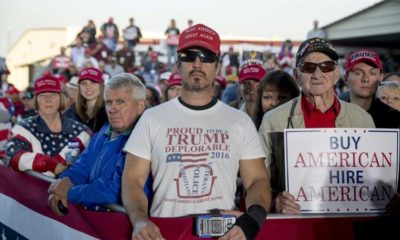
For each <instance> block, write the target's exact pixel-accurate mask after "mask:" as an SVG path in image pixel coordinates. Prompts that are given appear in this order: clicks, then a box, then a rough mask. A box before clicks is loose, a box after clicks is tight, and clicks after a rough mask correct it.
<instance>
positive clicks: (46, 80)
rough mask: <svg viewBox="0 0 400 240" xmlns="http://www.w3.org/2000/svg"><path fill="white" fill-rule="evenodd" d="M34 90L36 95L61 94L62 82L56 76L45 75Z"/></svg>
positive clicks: (35, 85)
mask: <svg viewBox="0 0 400 240" xmlns="http://www.w3.org/2000/svg"><path fill="white" fill-rule="evenodd" d="M33 89H34V92H35V95H38V94H40V93H44V92H55V93H61V86H60V81H59V80H58V79H57V78H55V77H54V76H50V75H45V76H43V77H41V78H38V79H37V80H36V81H35V84H34V87H33Z"/></svg>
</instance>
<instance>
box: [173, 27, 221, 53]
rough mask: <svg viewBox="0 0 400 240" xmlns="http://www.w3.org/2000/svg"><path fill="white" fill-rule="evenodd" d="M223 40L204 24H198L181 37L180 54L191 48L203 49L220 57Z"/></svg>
mask: <svg viewBox="0 0 400 240" xmlns="http://www.w3.org/2000/svg"><path fill="white" fill-rule="evenodd" d="M220 46H221V40H220V38H219V35H218V33H217V32H216V31H214V30H213V29H211V28H209V27H207V26H206V25H203V24H196V25H193V26H192V27H190V28H187V29H186V30H185V31H183V32H182V33H181V35H179V44H178V50H177V51H178V52H181V51H182V50H184V49H187V48H190V47H202V48H205V49H207V50H209V51H211V52H213V53H215V54H216V55H218V56H219V55H220V53H221V50H220Z"/></svg>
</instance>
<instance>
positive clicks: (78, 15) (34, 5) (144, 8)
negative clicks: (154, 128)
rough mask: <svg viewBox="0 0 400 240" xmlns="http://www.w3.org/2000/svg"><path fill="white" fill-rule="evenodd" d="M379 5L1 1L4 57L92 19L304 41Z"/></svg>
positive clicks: (320, 0)
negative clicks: (35, 37) (38, 35)
mask: <svg viewBox="0 0 400 240" xmlns="http://www.w3.org/2000/svg"><path fill="white" fill-rule="evenodd" d="M378 2H380V0H335V1H332V0H307V1H305V0H280V1H279V0H264V1H261V0H241V1H238V0H234V1H226V0H202V1H199V0H186V1H184V0H179V1H178V0H175V1H161V0H158V1H155V0H147V1H144V0H130V1H127V0H125V1H122V0H114V1H112V0H102V1H94V0H86V1H76V0H68V1H64V0H52V1H49V0H40V1H38V0H0V56H5V55H6V54H7V51H8V50H9V49H10V48H11V47H12V45H13V44H14V43H15V42H16V41H17V40H18V38H19V37H21V35H22V34H23V33H24V32H25V31H26V30H28V29H31V28H47V27H66V26H77V27H83V26H84V25H86V23H87V20H88V19H93V20H94V22H95V24H96V26H97V27H100V26H101V25H102V24H103V23H104V22H106V21H107V19H108V18H109V17H113V18H114V22H115V23H116V24H117V25H118V26H119V28H122V29H123V28H125V27H126V26H127V25H128V19H129V18H130V17H133V18H134V19H135V24H136V25H137V26H139V27H140V28H141V30H142V33H144V36H146V33H160V34H161V33H163V32H164V31H165V29H166V28H167V26H168V24H169V21H170V19H171V18H174V19H176V22H177V27H178V28H179V29H181V30H183V29H184V28H186V26H187V20H188V19H193V20H194V22H195V23H203V24H205V25H207V26H209V27H211V28H213V29H214V30H216V31H217V32H218V33H219V34H220V36H221V37H222V38H223V37H224V36H232V37H254V38H262V39H265V40H285V39H291V40H299V41H300V40H304V38H305V36H306V34H307V32H308V31H309V30H311V29H312V27H313V21H314V20H318V21H319V23H320V26H325V25H328V24H330V23H332V22H335V21H337V20H339V19H342V18H344V17H347V16H349V15H351V14H353V13H355V12H358V11H360V10H362V9H365V8H367V7H370V6H372V5H374V4H376V3H378Z"/></svg>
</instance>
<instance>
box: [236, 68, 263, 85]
mask: <svg viewBox="0 0 400 240" xmlns="http://www.w3.org/2000/svg"><path fill="white" fill-rule="evenodd" d="M266 73H267V71H266V70H265V69H264V68H263V66H261V65H259V64H248V65H245V66H243V67H242V69H241V70H240V72H239V82H240V83H242V82H243V81H245V80H247V79H253V80H256V81H257V82H259V81H261V79H262V78H263V77H264V76H265V74H266Z"/></svg>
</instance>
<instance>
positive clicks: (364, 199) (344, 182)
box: [285, 128, 399, 213]
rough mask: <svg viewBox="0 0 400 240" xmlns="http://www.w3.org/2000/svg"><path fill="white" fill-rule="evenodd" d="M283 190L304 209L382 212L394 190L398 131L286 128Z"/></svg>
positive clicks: (396, 174) (305, 210) (314, 211)
mask: <svg viewBox="0 0 400 240" xmlns="http://www.w3.org/2000/svg"><path fill="white" fill-rule="evenodd" d="M285 164H286V165H285V168H286V169H285V170H286V191H288V192H290V193H291V194H292V195H293V196H294V197H295V198H296V201H297V202H298V203H299V204H300V206H301V211H302V212H303V213H306V212H312V213H354V212H380V211H384V209H385V206H386V204H387V203H388V202H389V200H390V199H391V198H392V197H393V195H394V194H395V193H396V191H397V182H398V178H399V130H395V129H355V128H352V129H349V128H324V129H287V130H285Z"/></svg>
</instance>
